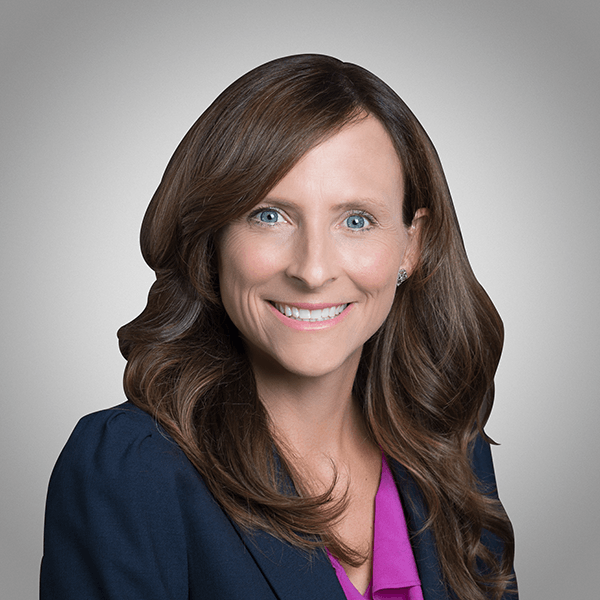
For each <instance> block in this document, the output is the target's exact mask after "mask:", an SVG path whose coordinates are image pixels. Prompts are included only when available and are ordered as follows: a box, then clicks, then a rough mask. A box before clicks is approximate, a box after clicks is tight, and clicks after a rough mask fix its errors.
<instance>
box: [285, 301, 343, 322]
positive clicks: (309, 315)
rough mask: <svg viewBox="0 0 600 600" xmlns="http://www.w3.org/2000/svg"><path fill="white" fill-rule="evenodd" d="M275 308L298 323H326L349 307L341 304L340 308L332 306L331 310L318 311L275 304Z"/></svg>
mask: <svg viewBox="0 0 600 600" xmlns="http://www.w3.org/2000/svg"><path fill="white" fill-rule="evenodd" d="M274 306H275V308H276V309H277V310H278V311H279V312H280V313H281V314H282V315H285V316H286V317H290V318H292V319H296V320H298V321H326V320H328V319H333V318H334V317H337V316H338V315H339V314H340V313H342V312H343V311H344V310H345V309H346V307H347V306H348V305H347V304H340V305H339V306H330V307H329V308H322V309H316V310H308V309H306V308H296V307H295V306H288V305H287V304H280V303H274Z"/></svg>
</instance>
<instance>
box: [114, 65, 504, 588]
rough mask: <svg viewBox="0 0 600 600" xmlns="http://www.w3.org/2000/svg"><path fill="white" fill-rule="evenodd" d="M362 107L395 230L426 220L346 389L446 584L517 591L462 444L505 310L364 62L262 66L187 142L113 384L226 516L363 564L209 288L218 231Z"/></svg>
mask: <svg viewBox="0 0 600 600" xmlns="http://www.w3.org/2000/svg"><path fill="white" fill-rule="evenodd" d="M365 115H372V116H373V117H375V118H377V119H378V120H379V121H380V122H381V123H382V125H383V126H384V127H385V129H386V131H387V132H388V134H389V135H390V138H391V139H392V141H393V143H394V146H395V148H396V151H397V153H398V156H399V158H400V161H401V164H402V168H403V173H404V178H405V195H404V200H403V202H404V204H403V219H404V222H405V224H407V225H409V224H410V223H411V222H412V220H413V217H414V215H415V213H416V211H417V210H418V209H420V208H425V209H427V214H428V217H427V218H426V219H425V220H424V221H425V222H424V223H423V226H422V228H421V232H420V239H421V257H420V260H419V263H418V265H417V266H416V268H415V269H414V271H413V273H412V275H411V277H410V278H409V279H408V281H406V282H405V283H404V284H403V285H402V286H401V287H400V288H399V289H398V291H397V293H396V297H395V299H394V303H393V306H392V309H391V312H390V314H389V316H388V318H387V319H386V321H385V323H384V324H383V326H382V327H381V328H380V330H379V331H378V332H377V333H376V334H375V335H374V336H373V337H372V338H371V339H370V340H369V341H368V342H367V344H366V345H365V347H364V350H363V354H362V358H361V363H360V366H359V371H358V374H357V378H356V381H355V385H354V393H355V394H356V396H357V398H359V399H360V401H361V403H362V406H363V410H364V415H365V420H366V423H367V426H368V428H369V431H370V433H371V435H372V437H373V440H374V441H375V442H376V443H378V444H379V445H380V446H381V447H382V448H383V449H384V451H385V453H386V454H387V455H388V456H390V457H393V458H394V459H396V460H397V461H399V462H400V463H401V464H402V465H404V467H405V468H406V469H407V470H408V471H409V472H410V473H411V475H412V476H413V477H414V478H415V480H416V482H417V483H418V485H419V488H420V489H421V490H422V492H423V495H424V498H425V500H426V503H427V506H428V508H429V511H430V516H429V521H428V523H429V526H430V527H431V529H432V531H433V533H434V535H435V538H436V543H437V547H438V554H439V558H440V563H441V566H442V570H443V573H444V576H445V579H446V582H447V584H448V585H449V586H450V587H451V588H452V589H453V590H454V592H455V593H456V594H457V595H458V597H460V598H463V599H464V600H481V599H483V598H488V597H495V598H500V597H501V596H502V595H503V593H505V592H506V591H507V590H510V589H511V588H512V585H513V584H512V575H511V572H512V560H513V535H512V530H511V526H510V522H509V521H508V518H507V517H506V514H505V513H504V511H503V509H502V506H501V505H500V503H499V502H498V501H497V500H496V499H494V497H493V495H491V494H490V493H488V492H484V491H482V489H481V486H480V485H479V482H477V481H475V478H474V475H473V473H472V470H471V467H470V464H469V448H470V447H471V446H472V444H473V441H474V439H475V437H476V436H477V435H478V434H479V435H483V436H485V434H484V433H483V426H484V425H485V422H486V421H487V418H488V416H489V413H490V410H491V407H492V403H493V379H494V374H495V371H496V367H497V365H498V361H499V359H500V353H501V349H502V342H503V330H502V322H501V320H500V317H499V316H498V314H497V312H496V310H495V308H494V306H493V304H492V303H491V301H490V299H489V298H488V296H487V294H486V293H485V291H484V290H483V288H482V287H481V286H480V285H479V283H478V282H477V280H476V279H475V277H474V275H473V273H472V270H471V268H470V266H469V263H468V260H467V257H466V253H465V250H464V247H463V242H462V238H461V235H460V230H459V226H458V221H457V218H456V215H455V212H454V208H453V204H452V200H451V197H450V193H449V190H448V186H447V183H446V180H445V177H444V174H443V170H442V167H441V164H440V161H439V158H438V156H437V153H436V151H435V149H434V147H433V144H432V143H431V141H430V140H429V138H428V136H427V134H426V133H425V131H424V130H423V128H422V127H421V125H420V124H419V122H418V121H417V119H416V118H415V117H414V115H413V114H412V113H411V111H410V110H409V109H408V107H407V106H406V105H405V104H404V102H403V101H402V100H401V99H400V98H399V97H398V96H397V94H396V93H395V92H394V91H393V90H392V89H391V88H390V87H389V86H387V85H386V84H385V83H384V82H383V81H381V80H380V79H378V78H377V77H375V76H374V75H373V74H371V73H370V72H368V71H366V70H365V69H363V68H361V67H358V66H356V65H353V64H349V63H343V62H341V61H339V60H337V59H334V58H331V57H327V56H321V55H298V56H291V57H286V58H281V59H277V60H274V61H272V62H269V63H266V64H264V65H262V66H260V67H257V68H256V69H254V70H252V71H250V72H249V73H247V74H246V75H244V76H242V77H241V78H240V79H238V80H237V81H236V82H234V83H233V84H232V85H231V86H229V87H228V88H227V89H226V90H225V91H224V92H223V93H222V94H221V95H220V96H219V97H218V98H217V99H216V100H215V101H214V102H213V104H212V105H211V106H210V107H209V108H208V109H207V110H206V111H205V112H204V113H203V115H202V116H201V117H200V118H199V119H198V120H197V121H196V123H195V124H194V125H193V126H192V128H191V129H190V131H189V132H188V133H187V134H186V136H185V137H184V138H183V140H182V142H181V143H180V145H179V146H178V148H177V150H176V151H175V154H174V155H173V157H172V159H171V161H170V162H169V165H168V166H167V169H166V171H165V174H164V176H163V179H162V181H161V183H160V185H159V187H158V189H157V191H156V193H155V194H154V197H153V198H152V201H151V203H150V205H149V207H148V210H147V212H146V215H145V217H144V221H143V224H142V231H141V246H142V253H143V256H144V259H145V260H146V262H147V263H148V265H149V266H150V267H151V268H152V269H153V270H154V271H155V272H156V281H155V283H154V284H153V285H152V287H151V289H150V293H149V296H148V304H147V306H146V308H145V309H144V311H143V312H142V313H141V315H140V316H138V317H137V318H136V319H134V320H133V321H132V322H131V323H129V324H128V325H125V326H123V327H122V328H121V329H120V330H119V333H118V336H119V341H120V348H121V351H122V353H123V355H124V357H125V358H126V359H127V366H126V369H125V376H124V387H125V392H126V394H127V397H128V398H129V399H130V400H131V401H132V402H134V403H135V404H136V405H137V406H139V407H140V408H142V409H144V410H146V411H147V412H149V413H150V414H152V415H153V416H155V418H156V419H157V420H158V421H159V422H160V423H161V424H162V425H163V427H164V428H165V429H166V430H167V431H168V433H169V434H170V435H171V436H172V437H173V439H174V440H175V441H176V442H177V443H178V444H179V446H180V447H181V448H182V449H183V451H184V452H185V453H186V455H187V456H188V457H189V459H190V460H191V462H192V463H193V464H194V466H195V467H196V468H197V469H198V471H199V472H200V474H201V475H202V477H203V478H204V480H205V481H206V484H207V486H208V487H209V489H210V490H211V492H212V493H213V495H214V496H215V498H216V499H217V501H218V502H219V503H220V504H221V506H222V507H223V509H224V510H225V511H226V512H227V513H228V514H229V515H230V516H231V517H232V518H233V519H234V520H235V521H236V522H237V523H238V524H240V525H241V526H243V527H247V528H260V529H263V530H265V531H268V532H270V533H272V534H273V535H276V536H278V537H280V538H282V539H284V540H287V541H289V542H291V543H293V544H295V545H297V546H299V547H302V548H306V549H309V550H310V549H311V548H314V547H317V546H323V545H325V544H326V545H327V547H328V548H330V549H331V550H332V551H333V552H334V554H336V555H337V556H338V557H340V558H342V559H343V560H346V561H347V562H349V563H350V564H359V563H360V555H359V554H358V553H357V552H356V551H354V550H353V549H352V548H349V547H347V546H346V545H345V544H344V543H343V542H342V541H341V540H339V539H338V538H337V537H336V536H335V535H334V534H333V532H332V528H331V524H332V523H333V522H335V521H336V520H337V519H338V518H339V517H340V515H341V514H342V512H343V510H344V507H345V505H344V500H343V501H342V502H339V503H336V502H333V501H332V490H333V486H332V488H331V489H330V490H328V491H327V492H325V493H324V494H322V495H319V496H312V495H310V494H309V493H306V491H305V490H306V489H307V486H306V485H305V484H303V482H302V478H301V476H300V475H299V473H298V472H296V470H295V469H294V465H293V464H291V462H290V461H287V460H286V453H285V451H284V450H283V448H282V447H281V444H277V441H276V440H275V439H274V437H273V435H272V430H271V426H270V423H269V419H268V415H267V413H266V410H265V408H264V407H263V405H262V403H261V401H260V399H259V397H258V394H257V390H256V383H255V380H254V375H253V372H252V368H251V366H250V363H249V361H248V358H247V356H246V353H245V351H244V348H243V346H242V344H241V341H240V338H239V335H238V332H237V330H236V329H235V327H234V326H233V324H232V323H231V321H230V320H229V317H228V316H227V314H226V312H225V310H224V308H223V305H222V303H221V300H220V297H219V289H218V276H217V263H216V243H217V240H218V235H219V232H220V230H221V229H222V228H223V227H224V226H225V225H226V224H227V223H228V222H230V221H231V220H232V219H235V218H237V217H239V216H241V215H243V214H245V213H246V212H247V211H249V210H250V209H251V208H252V207H253V206H255V205H256V204H257V203H258V202H260V201H261V200H262V199H263V198H264V197H265V196H266V194H267V193H268V192H269V191H270V190H271V189H272V188H273V187H274V186H275V185H276V184H277V182H278V181H280V180H281V179H282V178H283V177H284V176H285V175H286V174H287V173H288V172H289V171H290V169H291V168H292V167H293V166H294V165H295V164H296V163H297V162H298V160H300V158H301V157H302V156H303V155H304V154H305V153H306V152H307V151H308V150H309V149H311V148H313V147H314V146H315V145H317V144H318V143H319V142H320V141H322V140H324V139H326V138H327V137H329V136H331V135H333V134H335V133H336V132H337V131H339V130H340V129H341V128H342V127H344V126H345V125H347V124H348V123H351V122H353V121H355V120H357V119H360V118H362V117H363V116H365ZM274 447H275V448H278V449H279V452H278V453H277V452H276V453H274V452H273V448H274ZM282 473H283V474H287V475H288V476H289V479H288V478H286V477H284V478H283V480H282V477H281V475H282ZM484 529H485V530H488V531H490V532H492V533H493V534H495V535H496V536H498V537H499V538H500V539H501V540H502V541H503V543H504V555H503V557H502V558H501V559H499V558H498V557H496V556H493V555H492V554H491V552H490V551H489V550H487V548H486V547H485V546H484V545H483V543H482V541H481V536H482V532H483V530H484ZM479 561H483V563H484V564H485V565H486V568H485V569H484V570H481V569H479V568H478V566H477V565H478V563H479Z"/></svg>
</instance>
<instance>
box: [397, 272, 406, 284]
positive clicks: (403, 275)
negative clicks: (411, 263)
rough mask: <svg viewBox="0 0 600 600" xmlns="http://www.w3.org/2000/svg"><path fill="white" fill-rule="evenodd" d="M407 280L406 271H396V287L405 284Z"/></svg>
mask: <svg viewBox="0 0 600 600" xmlns="http://www.w3.org/2000/svg"><path fill="white" fill-rule="evenodd" d="M407 279H408V273H407V272H406V269H400V270H399V271H398V278H397V279H396V287H399V286H400V284H401V283H403V282H405V281H406V280H407Z"/></svg>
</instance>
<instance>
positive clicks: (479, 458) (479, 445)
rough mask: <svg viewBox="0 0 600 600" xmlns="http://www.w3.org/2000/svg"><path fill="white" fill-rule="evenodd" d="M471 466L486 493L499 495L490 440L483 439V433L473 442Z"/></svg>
mask: <svg viewBox="0 0 600 600" xmlns="http://www.w3.org/2000/svg"><path fill="white" fill-rule="evenodd" d="M470 459H471V467H472V469H473V472H474V473H475V476H476V477H477V480H478V481H479V484H480V486H481V490H482V491H483V492H484V493H486V494H491V495H493V496H497V495H498V492H497V490H496V475H495V473H494V463H493V461H492V450H491V446H490V444H489V442H487V441H486V440H484V439H483V437H482V436H481V434H479V435H477V437H476V438H475V440H473V442H472V444H471V454H470Z"/></svg>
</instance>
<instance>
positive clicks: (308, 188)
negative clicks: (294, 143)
mask: <svg viewBox="0 0 600 600" xmlns="http://www.w3.org/2000/svg"><path fill="white" fill-rule="evenodd" d="M403 190H404V181H403V175H402V166H401V163H400V159H399V158H398V154H397V152H396V149H395V147H394V144H393V142H392V140H391V138H390V136H389V134H388V133H387V131H386V129H385V128H384V127H383V125H382V124H381V123H380V122H379V120H377V119H376V118H374V117H372V116H367V117H365V118H363V119H361V120H359V121H355V122H352V123H350V124H348V125H346V126H344V127H343V128H342V129H341V130H339V131H338V132H336V133H334V134H333V135H331V136H329V137H328V138H326V139H325V140H324V141H322V142H321V143H319V144H318V145H317V146H315V147H313V148H312V149H310V150H309V151H308V152H307V153H306V154H305V155H304V156H303V157H302V158H301V159H300V160H299V161H298V162H297V163H296V165H295V166H294V167H293V168H292V169H291V170H290V171H289V172H288V173H287V175H286V176H285V177H284V178H283V179H282V180H281V181H280V182H279V183H278V184H277V185H275V187H274V188H273V189H272V190H271V191H270V192H269V194H268V196H267V197H271V198H272V197H277V198H280V199H282V200H297V199H298V198H306V199H309V198H312V199H314V198H322V199H328V200H330V201H338V202H348V201H352V200H359V199H364V200H371V201H380V202H389V203H393V204H395V205H399V203H401V199H402V196H403ZM398 207H399V206H398Z"/></svg>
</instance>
